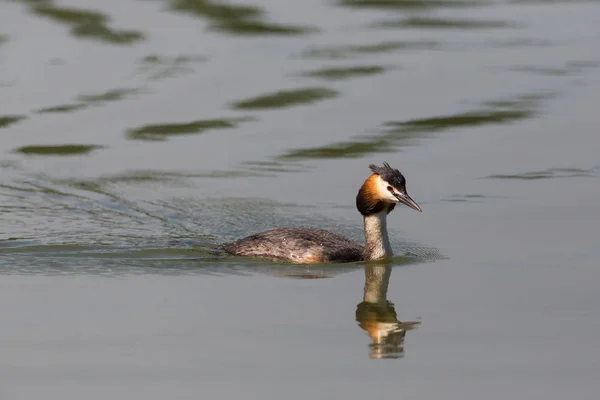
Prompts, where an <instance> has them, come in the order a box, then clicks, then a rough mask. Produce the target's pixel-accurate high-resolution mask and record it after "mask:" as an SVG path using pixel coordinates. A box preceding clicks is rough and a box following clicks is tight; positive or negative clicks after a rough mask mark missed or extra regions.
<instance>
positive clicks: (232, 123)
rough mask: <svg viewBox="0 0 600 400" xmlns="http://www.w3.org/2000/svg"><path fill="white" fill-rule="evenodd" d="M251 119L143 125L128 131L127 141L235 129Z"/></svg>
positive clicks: (162, 138)
mask: <svg viewBox="0 0 600 400" xmlns="http://www.w3.org/2000/svg"><path fill="white" fill-rule="evenodd" d="M252 120H253V118H250V117H243V118H221V119H205V120H198V121H191V122H184V123H171V124H156V125H144V126H142V127H139V128H135V129H130V130H129V131H128V132H127V137H128V138H129V139H138V140H166V139H167V138H168V137H169V136H174V135H189V134H194V133H203V132H206V131H209V130H215V129H231V128H236V127H237V126H238V125H239V123H240V122H246V121H252Z"/></svg>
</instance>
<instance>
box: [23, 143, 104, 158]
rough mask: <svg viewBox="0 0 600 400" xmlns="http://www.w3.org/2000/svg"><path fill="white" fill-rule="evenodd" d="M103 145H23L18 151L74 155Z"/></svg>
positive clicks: (46, 154)
mask: <svg viewBox="0 0 600 400" xmlns="http://www.w3.org/2000/svg"><path fill="white" fill-rule="evenodd" d="M101 148H102V146H96V145H84V144H65V145H59V146H23V147H19V148H18V149H17V150H16V152H18V153H22V154H35V155H45V156H72V155H80V154H87V153H89V152H91V151H92V150H96V149H101Z"/></svg>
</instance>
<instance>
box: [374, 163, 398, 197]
mask: <svg viewBox="0 0 600 400" xmlns="http://www.w3.org/2000/svg"><path fill="white" fill-rule="evenodd" d="M369 168H370V169H371V171H373V173H374V174H377V175H379V176H381V178H382V179H383V180H384V181H386V182H387V183H389V184H390V185H392V186H393V187H395V188H396V189H397V190H400V191H402V192H404V191H405V190H406V178H404V175H402V174H401V173H400V171H399V170H397V169H394V168H392V167H390V164H388V163H387V162H384V163H383V167H378V166H377V165H375V164H371V165H369Z"/></svg>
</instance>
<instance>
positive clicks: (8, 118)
mask: <svg viewBox="0 0 600 400" xmlns="http://www.w3.org/2000/svg"><path fill="white" fill-rule="evenodd" d="M25 118H27V117H26V116H24V115H0V128H6V127H7V126H9V125H12V124H16V123H17V122H19V121H22V120H24V119H25Z"/></svg>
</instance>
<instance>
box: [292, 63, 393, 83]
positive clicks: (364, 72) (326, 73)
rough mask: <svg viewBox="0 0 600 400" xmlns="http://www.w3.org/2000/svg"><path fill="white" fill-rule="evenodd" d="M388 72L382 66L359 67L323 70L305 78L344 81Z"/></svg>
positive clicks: (309, 73) (310, 72) (309, 74)
mask: <svg viewBox="0 0 600 400" xmlns="http://www.w3.org/2000/svg"><path fill="white" fill-rule="evenodd" d="M386 70H387V68H386V67H383V66H381V65H357V66H351V67H330V68H321V69H317V70H314V71H308V72H305V73H303V74H302V75H303V76H310V77H314V78H321V79H325V80H333V81H335V80H343V79H350V78H355V77H362V76H371V75H379V74H382V73H383V72H385V71H386Z"/></svg>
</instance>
